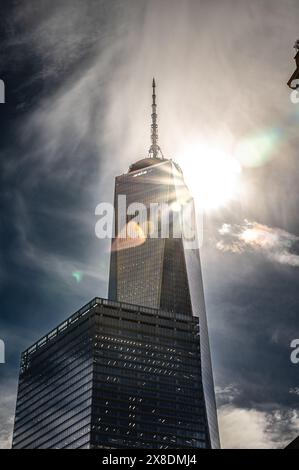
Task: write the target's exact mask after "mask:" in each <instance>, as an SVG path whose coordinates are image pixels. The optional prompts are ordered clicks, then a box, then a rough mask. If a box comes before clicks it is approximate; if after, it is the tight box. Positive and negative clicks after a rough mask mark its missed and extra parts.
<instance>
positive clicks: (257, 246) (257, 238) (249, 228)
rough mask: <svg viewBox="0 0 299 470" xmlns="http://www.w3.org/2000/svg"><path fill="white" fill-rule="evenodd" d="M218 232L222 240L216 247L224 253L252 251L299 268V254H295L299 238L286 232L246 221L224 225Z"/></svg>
mask: <svg viewBox="0 0 299 470" xmlns="http://www.w3.org/2000/svg"><path fill="white" fill-rule="evenodd" d="M218 232H219V235H220V237H221V239H220V240H218V241H217V243H216V247H217V249H218V250H220V251H222V252H232V253H236V254H237V253H239V254H240V253H243V252H245V251H252V252H257V253H260V254H262V255H264V256H266V257H267V258H268V259H270V260H272V261H275V262H277V263H280V264H286V265H289V266H295V267H298V266H299V254H297V253H295V252H294V251H295V249H296V246H297V243H298V241H299V237H298V236H297V235H294V234H292V233H289V232H287V231H286V230H282V229H280V228H273V227H268V226H267V225H263V224H260V223H258V222H249V221H248V220H245V221H244V223H243V224H223V225H222V227H221V228H220V229H219V230H218Z"/></svg>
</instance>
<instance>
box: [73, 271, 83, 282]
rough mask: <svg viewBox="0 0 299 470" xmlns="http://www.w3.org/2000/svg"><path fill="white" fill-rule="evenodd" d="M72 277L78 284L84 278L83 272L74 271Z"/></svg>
mask: <svg viewBox="0 0 299 470" xmlns="http://www.w3.org/2000/svg"><path fill="white" fill-rule="evenodd" d="M72 276H73V278H74V279H76V281H77V283H78V284H79V282H81V281H82V278H83V273H82V272H81V271H73V272H72Z"/></svg>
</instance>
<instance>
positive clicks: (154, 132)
mask: <svg viewBox="0 0 299 470" xmlns="http://www.w3.org/2000/svg"><path fill="white" fill-rule="evenodd" d="M152 88H153V95H152V97H153V101H152V125H151V141H152V145H151V146H150V149H149V154H150V156H151V157H152V158H157V157H158V155H159V153H160V154H161V155H162V158H163V154H162V151H161V149H160V147H159V145H158V124H157V104H156V81H155V79H154V78H153V83H152Z"/></svg>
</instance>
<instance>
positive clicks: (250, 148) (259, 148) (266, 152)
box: [235, 129, 282, 167]
mask: <svg viewBox="0 0 299 470" xmlns="http://www.w3.org/2000/svg"><path fill="white" fill-rule="evenodd" d="M281 134H282V131H281V130H280V129H270V130H269V131H267V132H261V133H258V134H255V135H253V136H251V137H247V138H245V139H243V140H241V141H240V142H239V143H238V144H237V146H236V151H235V155H236V158H237V159H238V161H239V162H240V163H241V165H242V166H246V167H258V166H262V165H264V164H265V163H267V162H268V161H269V160H270V159H271V158H272V156H273V154H274V152H275V151H276V150H277V145H278V144H279V142H280V138H281Z"/></svg>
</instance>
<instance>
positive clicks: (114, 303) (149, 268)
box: [13, 83, 219, 449]
mask: <svg viewBox="0 0 299 470" xmlns="http://www.w3.org/2000/svg"><path fill="white" fill-rule="evenodd" d="M153 91H154V92H153V113H152V146H151V148H150V152H149V157H147V158H144V159H142V160H139V161H137V162H136V163H134V164H133V165H131V167H130V168H129V170H128V172H127V173H125V174H123V175H120V176H118V177H117V178H116V181H115V201H114V207H115V232H114V238H113V240H112V244H111V263H110V277H109V300H105V299H99V298H96V299H94V300H93V301H91V302H90V303H89V304H88V305H87V306H85V307H83V308H82V309H80V310H79V311H78V312H77V313H75V314H74V315H73V316H71V317H70V318H69V319H68V320H66V321H65V322H64V323H63V324H62V325H59V326H58V327H57V328H55V329H54V330H53V331H52V332H50V333H49V334H48V335H46V336H45V337H44V338H42V339H41V340H39V341H38V342H37V343H36V344H35V345H33V346H32V347H30V348H29V349H28V350H26V351H25V352H24V353H23V354H22V359H21V370H20V378H19V388H18V397H17V406H16V416H15V427H14V436H13V447H14V448H36V449H39V448H53V449H55V448H107V449H122V448H144V449H186V448H191V449H200V448H211V447H212V448H218V447H219V435H218V425H217V414H216V403H215V393H214V383H213V374H212V367H211V358H210V346H209V337H208V327H207V318H206V310H205V301H204V291H203V283H202V273H201V264H200V255H199V249H198V245H197V242H196V241H197V233H196V230H195V231H194V233H193V235H192V237H191V238H189V236H187V235H186V233H184V232H182V233H180V234H179V236H178V231H177V229H178V228H180V229H181V228H182V220H183V218H184V217H183V214H182V207H183V206H184V205H186V203H188V205H189V207H191V208H192V210H191V213H190V214H189V219H191V222H192V223H191V226H192V225H193V228H195V225H196V224H195V220H196V217H195V211H194V202H193V200H192V197H191V195H190V193H189V191H188V188H187V187H186V185H185V182H184V178H183V174H182V171H181V169H180V168H179V166H178V165H177V164H176V163H175V162H173V161H172V160H169V159H165V158H164V157H163V155H162V153H161V150H160V148H159V147H158V144H157V122H156V118H157V115H156V104H155V98H156V97H155V83H153ZM159 155H160V156H159ZM140 205H142V207H144V208H145V216H144V217H143V223H141V224H139V223H136V221H135V219H136V218H135V214H136V212H138V211H139V208H140ZM153 205H154V206H155V207H156V206H157V205H158V209H159V208H161V207H163V210H158V211H157V212H156V213H154V215H155V218H154V220H155V221H156V222H157V223H156V225H155V224H154V223H153V219H152V217H150V215H152V213H151V210H152V207H153ZM164 209H165V210H164ZM165 220H166V224H165ZM129 227H131V229H132V227H133V228H134V230H135V232H136V233H138V237H135V236H130V234H129V236H128V235H125V236H124V232H126V231H127V229H128V228H129ZM165 227H166V228H167V227H168V229H167V230H166V233H165V231H164V230H165ZM147 229H148V230H147ZM153 232H154V236H152V234H153Z"/></svg>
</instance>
